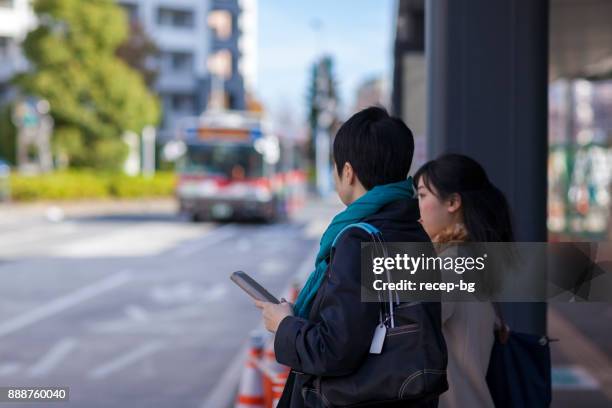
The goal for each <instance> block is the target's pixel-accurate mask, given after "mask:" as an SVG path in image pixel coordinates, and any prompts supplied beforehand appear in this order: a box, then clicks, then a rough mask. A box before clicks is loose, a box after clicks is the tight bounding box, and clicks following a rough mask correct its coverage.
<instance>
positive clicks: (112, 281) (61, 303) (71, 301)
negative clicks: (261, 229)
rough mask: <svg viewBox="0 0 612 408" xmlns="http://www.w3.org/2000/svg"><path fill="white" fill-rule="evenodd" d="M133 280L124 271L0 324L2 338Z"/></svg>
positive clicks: (127, 272)
mask: <svg viewBox="0 0 612 408" xmlns="http://www.w3.org/2000/svg"><path fill="white" fill-rule="evenodd" d="M131 279H132V277H131V275H130V273H129V271H122V272H119V273H117V274H115V275H113V276H110V277H108V278H105V279H102V280H101V281H98V282H96V283H94V284H92V285H89V286H85V287H83V288H81V289H78V290H77V291H75V292H72V293H69V294H67V295H64V296H61V297H59V298H57V299H55V300H53V301H51V302H49V303H46V304H44V305H41V306H39V307H37V308H35V309H33V310H30V311H29V312H26V313H24V314H22V315H20V316H17V317H15V318H13V319H9V320H7V321H5V322H2V323H0V337H3V336H6V335H7V334H11V333H13V332H16V331H18V330H20V329H23V328H24V327H28V326H30V325H32V324H34V323H37V322H39V321H41V320H43V319H46V318H48V317H51V316H53V315H55V314H57V313H60V312H62V311H64V310H66V309H69V308H71V307H73V306H75V305H77V304H79V303H81V302H84V301H86V300H89V299H91V298H93V297H95V296H98V295H100V294H102V293H104V292H107V291H109V290H112V289H115V288H117V287H119V286H121V285H124V284H126V283H127V282H129V281H130V280H131Z"/></svg>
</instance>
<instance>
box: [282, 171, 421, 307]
mask: <svg viewBox="0 0 612 408" xmlns="http://www.w3.org/2000/svg"><path fill="white" fill-rule="evenodd" d="M410 198H414V187H413V184H412V177H408V179H407V180H404V181H398V182H396V183H390V184H384V185H379V186H376V187H374V188H373V189H371V190H369V191H368V192H367V193H365V194H364V195H363V196H361V197H359V198H358V199H357V200H355V201H354V202H353V203H351V204H350V205H349V206H348V207H346V209H345V210H344V211H342V212H341V213H339V214H337V215H336V216H335V217H334V218H333V220H332V222H331V223H330V224H329V225H328V226H327V229H326V230H325V232H324V233H323V236H322V237H321V242H320V244H319V253H318V254H317V258H316V260H315V270H314V271H312V272H311V273H310V276H308V280H307V281H306V283H305V284H304V287H303V288H302V290H301V291H300V294H299V295H298V298H297V300H296V302H295V305H294V311H295V314H296V316H299V317H303V318H307V317H308V315H309V314H310V306H311V302H312V299H314V297H315V295H316V294H317V291H318V290H319V287H320V286H321V282H323V277H324V276H325V271H326V270H327V266H328V264H327V261H326V258H327V257H328V256H329V253H330V251H331V245H332V242H333V241H334V238H336V235H338V233H339V232H340V231H341V230H342V228H344V227H346V226H347V225H349V224H353V223H356V222H360V221H361V220H363V219H364V218H366V217H367V216H370V215H372V214H375V213H376V212H378V210H380V209H381V208H382V207H383V206H384V205H386V204H388V203H390V202H393V201H398V200H405V199H410Z"/></svg>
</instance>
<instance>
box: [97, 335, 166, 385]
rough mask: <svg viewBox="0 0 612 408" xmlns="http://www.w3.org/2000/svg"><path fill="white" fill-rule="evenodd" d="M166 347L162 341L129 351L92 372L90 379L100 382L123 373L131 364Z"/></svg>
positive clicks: (152, 342)
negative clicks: (115, 374)
mask: <svg viewBox="0 0 612 408" xmlns="http://www.w3.org/2000/svg"><path fill="white" fill-rule="evenodd" d="M164 347H165V343H164V342H163V341H161V340H155V341H150V342H148V343H145V344H143V345H140V346H138V347H136V348H135V349H134V350H132V351H129V352H127V353H125V354H123V355H121V356H119V357H117V358H116V359H114V360H111V361H109V362H108V363H106V364H103V365H101V366H99V367H98V368H95V369H94V370H92V371H90V373H89V377H90V378H92V379H96V380H100V379H103V378H105V377H107V376H109V375H110V374H113V373H116V372H118V371H121V370H122V369H124V368H125V367H128V366H129V365H130V364H133V363H135V362H137V361H139V360H142V359H143V358H145V357H147V356H149V355H151V354H153V353H156V352H158V351H160V350H161V349H163V348H164Z"/></svg>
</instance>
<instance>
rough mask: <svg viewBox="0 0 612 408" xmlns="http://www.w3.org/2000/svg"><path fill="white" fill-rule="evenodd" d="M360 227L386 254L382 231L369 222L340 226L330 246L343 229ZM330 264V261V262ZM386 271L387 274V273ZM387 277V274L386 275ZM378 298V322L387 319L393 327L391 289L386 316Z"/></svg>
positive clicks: (382, 302) (382, 322) (334, 245)
mask: <svg viewBox="0 0 612 408" xmlns="http://www.w3.org/2000/svg"><path fill="white" fill-rule="evenodd" d="M353 227H355V228H360V229H362V230H364V231H365V232H367V233H368V234H370V235H371V236H372V240H373V241H374V243H375V244H379V245H380V246H381V248H382V250H383V252H384V254H385V256H386V250H385V247H384V244H383V240H382V232H380V230H379V229H378V228H376V227H375V226H373V225H372V224H369V223H367V222H356V223H353V224H349V225H347V226H346V227H344V228H342V229H341V230H340V232H338V235H336V237H335V238H334V241H333V242H332V248H335V247H336V243H337V242H338V239H339V238H340V236H341V235H342V233H344V231H346V230H347V229H349V228H353ZM330 264H331V262H330ZM388 272H389V271H387V275H388ZM388 277H389V276H388ZM389 279H390V277H389ZM396 297H397V298H398V299H397V303H398V304H399V296H398V295H397V292H396ZM379 300H380V304H381V310H380V313H379V314H380V323H381V324H384V323H386V322H387V321H389V322H390V325H391V327H395V317H394V308H393V300H392V296H391V290H389V313H388V317H386V318H385V317H384V316H383V311H382V309H383V307H382V305H384V301H383V300H382V299H381V298H380V294H379ZM385 315H387V312H386V310H385Z"/></svg>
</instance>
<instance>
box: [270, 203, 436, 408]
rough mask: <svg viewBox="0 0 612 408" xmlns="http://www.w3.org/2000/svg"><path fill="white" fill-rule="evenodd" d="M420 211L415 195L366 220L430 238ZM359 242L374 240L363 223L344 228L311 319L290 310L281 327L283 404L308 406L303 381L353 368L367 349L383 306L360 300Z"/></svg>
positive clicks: (402, 235) (396, 233)
mask: <svg viewBox="0 0 612 408" xmlns="http://www.w3.org/2000/svg"><path fill="white" fill-rule="evenodd" d="M419 217H420V216H419V210H418V203H417V200H415V199H412V200H401V201H395V202H392V203H389V204H387V205H386V206H384V207H383V208H381V209H380V210H379V211H378V212H377V213H376V214H374V215H372V216H369V217H367V218H365V219H364V220H363V221H365V222H368V223H370V224H372V225H374V226H375V227H377V228H378V229H379V230H380V231H381V232H382V235H383V239H384V240H385V241H386V242H423V241H429V237H428V236H427V234H426V233H425V231H424V230H423V228H422V226H421V224H419V223H418V219H419ZM361 242H371V237H370V236H369V235H368V234H367V233H366V232H365V231H363V230H362V229H359V228H351V229H349V230H347V231H345V232H344V233H343V234H342V236H341V237H340V238H339V239H338V242H337V243H336V247H335V252H334V255H333V257H332V263H331V264H330V266H329V267H328V269H327V271H326V274H325V278H324V280H323V283H322V284H321V287H320V288H319V291H318V292H317V294H316V296H315V298H314V300H313V303H312V308H311V311H310V315H309V318H308V320H306V319H303V318H299V317H295V316H288V317H286V318H284V319H283V320H282V321H281V323H280V325H279V327H278V330H277V332H276V335H275V339H274V351H275V353H276V359H277V360H278V362H279V363H281V364H284V365H287V366H289V367H291V373H290V375H289V378H288V380H287V383H286V386H285V389H284V391H283V395H282V397H281V400H280V402H279V404H278V407H279V408H302V407H305V406H306V405H305V403H304V399H303V397H302V394H301V390H302V386H303V385H304V384H307V383H308V382H309V381H312V380H313V379H314V377H313V376H341V375H347V374H350V373H351V372H353V371H355V370H356V369H357V368H358V367H359V365H360V364H361V362H362V361H363V359H364V358H365V356H366V355H367V353H368V352H369V348H370V343H371V341H372V336H373V333H374V328H375V327H376V324H377V322H378V318H379V315H378V313H379V306H378V304H377V303H367V302H361V282H360V280H361V274H360V258H361V257H360V253H361V252H360V251H361ZM424 307H426V306H424ZM436 405H437V404H436V403H434V404H433V405H427V406H434V407H435V406H436ZM402 406H403V407H406V404H405V403H404V404H403V405H402ZM418 406H422V405H418Z"/></svg>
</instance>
